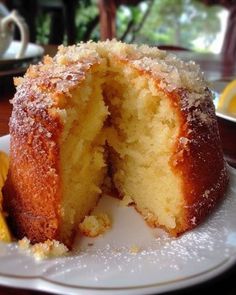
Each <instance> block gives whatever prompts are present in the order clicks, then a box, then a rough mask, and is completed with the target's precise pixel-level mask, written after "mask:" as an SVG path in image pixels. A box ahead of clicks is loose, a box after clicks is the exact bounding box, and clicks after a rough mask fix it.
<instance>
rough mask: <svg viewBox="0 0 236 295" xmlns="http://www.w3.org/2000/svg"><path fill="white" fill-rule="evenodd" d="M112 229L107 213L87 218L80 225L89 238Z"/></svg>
mask: <svg viewBox="0 0 236 295" xmlns="http://www.w3.org/2000/svg"><path fill="white" fill-rule="evenodd" d="M110 227H111V219H110V218H109V216H108V215H107V214H106V213H100V214H97V215H90V216H85V218H84V220H83V222H81V223H80V224H79V229H80V231H81V232H82V233H83V234H84V235H85V236H87V237H97V236H98V235H101V234H103V233H104V232H106V231H107V230H108V229H109V228H110Z"/></svg>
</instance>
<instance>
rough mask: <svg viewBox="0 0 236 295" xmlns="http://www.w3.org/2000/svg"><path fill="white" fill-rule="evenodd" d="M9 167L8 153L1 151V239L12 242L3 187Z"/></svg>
mask: <svg viewBox="0 0 236 295" xmlns="http://www.w3.org/2000/svg"><path fill="white" fill-rule="evenodd" d="M8 168H9V158H8V156H7V154H5V153H4V152H1V151H0V241H3V242H10V241H11V234H10V231H9V228H8V226H7V224H6V221H5V216H4V212H3V211H2V198H3V196H2V188H3V185H4V183H5V181H6V178H7V172H8Z"/></svg>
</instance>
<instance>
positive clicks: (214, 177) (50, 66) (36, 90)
mask: <svg viewBox="0 0 236 295" xmlns="http://www.w3.org/2000/svg"><path fill="white" fill-rule="evenodd" d="M112 42H114V41H111V43H109V42H107V43H103V44H101V43H100V46H102V47H104V48H107V49H106V50H107V51H109V49H111V52H110V53H109V54H110V56H112V58H116V59H117V60H119V61H120V62H122V63H123V64H124V66H126V65H129V66H131V67H134V68H136V69H137V70H139V72H140V75H146V76H147V77H148V78H150V77H151V78H152V79H154V80H155V81H156V87H157V88H158V89H159V90H160V91H162V92H163V93H165V95H166V96H167V97H168V98H169V99H170V102H171V106H172V108H173V110H175V111H176V112H177V113H178V116H179V119H180V122H181V127H180V130H181V131H180V134H179V136H178V140H177V142H176V145H175V150H173V155H172V157H171V159H170V165H171V166H172V169H173V171H174V173H176V174H178V175H180V176H181V178H182V179H183V181H182V188H183V192H184V199H185V200H184V201H185V204H184V208H185V210H184V212H185V213H184V214H185V216H184V222H182V224H180V225H178V227H177V229H176V230H174V231H173V232H172V234H173V235H177V234H179V233H182V232H184V231H185V230H187V229H190V228H193V227H195V226H196V225H197V224H199V223H200V222H201V221H202V220H203V218H204V217H205V216H207V214H208V213H209V212H210V210H211V209H212V208H213V207H214V206H215V205H216V204H217V202H218V199H219V198H220V197H222V195H223V193H224V191H225V189H226V185H227V182H228V177H227V171H226V168H225V162H224V160H223V154H222V149H221V146H220V138H219V133H218V127H217V120H216V116H215V111H214V106H213V102H212V96H211V93H210V91H209V89H208V88H207V85H206V83H205V82H204V78H203V77H202V76H201V73H200V70H199V68H198V67H197V66H196V65H194V64H193V63H189V64H185V63H183V62H181V61H177V60H176V59H175V58H170V57H169V55H167V54H166V53H165V52H163V51H159V50H158V49H149V48H147V47H142V48H137V47H132V46H131V47H130V46H128V45H127V47H125V45H124V48H123V49H122V50H123V51H122V50H120V51H119V52H118V51H117V50H116V49H115V47H116V46H117V45H116V43H114V44H115V45H114V44H113V43H112ZM112 44H113V45H114V48H113V47H112V46H113V45H112ZM111 45H112V46H111ZM80 46H81V48H82V49H83V54H82V55H80V51H81V52H82V49H80ZM80 46H78V47H75V46H74V47H70V48H64V47H61V49H60V51H59V53H58V55H57V56H56V57H55V58H54V59H50V58H48V57H47V58H46V59H45V61H44V63H43V64H40V65H38V66H32V67H30V69H29V70H28V71H27V74H26V76H25V77H24V79H23V80H22V79H19V80H18V81H17V83H18V84H19V86H18V87H17V93H16V95H15V97H14V99H13V113H12V116H11V120H10V134H11V149H10V157H11V159H10V172H9V176H8V181H7V184H6V186H5V188H4V195H5V198H4V200H5V203H4V207H5V210H6V211H8V213H9V216H10V222H11V224H12V228H13V229H14V230H15V233H16V235H17V237H20V238H22V237H23V236H25V235H26V236H27V237H28V238H29V239H30V240H31V241H32V242H43V241H45V240H47V239H58V237H59V228H60V218H59V216H60V214H59V213H60V199H61V180H60V171H59V152H60V151H59V148H58V147H59V141H60V136H61V133H62V130H63V114H61V113H60V112H59V111H60V108H61V107H63V105H64V104H66V100H65V99H64V97H67V99H69V97H70V92H71V90H72V89H73V88H74V87H76V86H78V85H79V83H81V82H82V81H83V80H84V79H85V75H86V73H87V72H88V71H89V69H90V68H91V67H92V66H95V65H96V64H98V63H99V62H100V58H99V57H98V56H97V55H96V50H97V49H96V48H97V47H96V46H97V45H96V44H94V43H90V44H88V45H86V44H82V45H80ZM104 48H103V49H104ZM87 51H88V52H87ZM84 52H86V54H85V53H84ZM145 55H146V56H147V57H146V56H145ZM168 71H169V72H168ZM160 73H161V74H160ZM188 75H189V78H190V79H189V80H188V79H187V78H188ZM175 77H177V78H175ZM191 80H192V81H191Z"/></svg>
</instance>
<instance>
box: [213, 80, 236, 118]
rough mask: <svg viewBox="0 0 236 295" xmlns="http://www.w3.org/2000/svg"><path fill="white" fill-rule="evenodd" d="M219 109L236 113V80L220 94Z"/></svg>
mask: <svg viewBox="0 0 236 295" xmlns="http://www.w3.org/2000/svg"><path fill="white" fill-rule="evenodd" d="M217 109H218V110H220V111H223V112H227V113H231V114H234V115H236V80H233V81H231V82H230V83H229V84H227V86H226V87H225V88H224V90H223V92H222V93H221V95H220V99H219V102H218V105H217Z"/></svg>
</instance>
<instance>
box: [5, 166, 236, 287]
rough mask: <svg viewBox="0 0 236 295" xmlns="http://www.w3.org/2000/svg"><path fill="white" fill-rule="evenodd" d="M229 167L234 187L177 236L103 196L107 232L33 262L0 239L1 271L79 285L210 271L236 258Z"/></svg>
mask: <svg viewBox="0 0 236 295" xmlns="http://www.w3.org/2000/svg"><path fill="white" fill-rule="evenodd" d="M230 172H231V173H230V175H231V182H230V188H229V190H228V192H227V197H226V198H225V199H224V201H223V202H222V203H221V204H220V206H219V207H218V208H217V209H216V210H215V211H214V212H213V214H212V215H211V216H210V217H209V218H208V219H207V220H206V222H205V223H204V224H202V225H201V226H198V227H197V228H195V229H194V230H192V231H191V232H188V233H186V234H184V235H182V236H181V237H179V238H171V237H169V236H168V235H167V234H166V233H165V232H163V231H162V230H160V229H155V230H152V229H150V228H148V227H147V225H146V224H145V223H143V221H142V219H141V218H140V216H139V214H137V212H135V211H134V210H133V209H132V208H130V207H129V208H124V207H121V206H119V205H118V201H117V200H114V199H113V198H109V197H104V199H102V200H101V202H100V203H99V206H98V208H97V210H103V211H104V210H108V209H110V212H113V215H112V217H113V218H114V226H113V228H112V229H111V231H110V232H109V233H107V234H106V235H104V236H103V237H99V238H95V239H92V238H82V239H81V238H78V243H77V245H76V248H75V250H74V252H72V253H71V255H70V256H69V257H61V258H57V259H49V260H44V261H41V262H35V260H34V259H33V258H32V257H31V256H28V255H25V254H24V253H22V251H20V250H19V249H18V247H17V246H16V245H15V244H11V245H9V246H6V245H3V244H0V261H1V262H2V263H1V264H0V273H5V274H8V273H11V274H15V275H21V276H25V277H27V276H32V275H34V276H41V277H42V278H46V279H47V280H49V281H51V282H54V283H57V282H58V283H60V284H64V285H67V286H77V287H78V288H79V287H80V286H87V287H89V288H93V287H95V288H96V287H104V288H111V287H114V288H116V287H118V288H120V287H122V288H125V287H134V286H135V287H137V286H143V285H150V284H157V285H158V284H164V285H165V284H167V286H168V284H169V283H170V282H171V281H176V280H181V281H182V280H186V279H187V278H188V277H189V276H192V275H193V276H196V275H198V274H199V273H202V272H205V271H209V272H211V269H212V268H213V269H214V268H217V267H218V266H219V265H221V264H223V263H224V262H225V261H228V259H229V257H231V259H232V258H234V259H235V261H236V224H235V222H234V220H235V211H236V199H235V197H234V196H235V191H236V172H235V171H233V169H231V170H230ZM192 222H193V223H194V222H195V221H194V219H193V220H192ZM124 224H126V225H127V226H126V227H124ZM133 245H136V247H138V249H139V251H137V253H135V255H134V254H133V253H131V252H130V249H131V247H132V246H133ZM5 260H6V261H7V262H8V263H7V264H4V261H5ZM6 265H7V266H6ZM8 265H9V266H10V269H7V267H8ZM11 265H17V268H16V267H11ZM158 290H159V289H157V290H156V292H158Z"/></svg>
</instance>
